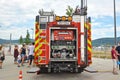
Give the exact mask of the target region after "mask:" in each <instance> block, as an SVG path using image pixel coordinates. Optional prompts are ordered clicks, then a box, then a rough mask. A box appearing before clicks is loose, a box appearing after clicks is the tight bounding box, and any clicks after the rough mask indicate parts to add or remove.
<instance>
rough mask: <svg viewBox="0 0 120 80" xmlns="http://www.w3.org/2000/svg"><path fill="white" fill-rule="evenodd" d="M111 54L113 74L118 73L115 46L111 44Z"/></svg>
mask: <svg viewBox="0 0 120 80" xmlns="http://www.w3.org/2000/svg"><path fill="white" fill-rule="evenodd" d="M111 56H112V60H113V74H118V72H117V60H118V57H117V53H116V50H115V46H112V50H111Z"/></svg>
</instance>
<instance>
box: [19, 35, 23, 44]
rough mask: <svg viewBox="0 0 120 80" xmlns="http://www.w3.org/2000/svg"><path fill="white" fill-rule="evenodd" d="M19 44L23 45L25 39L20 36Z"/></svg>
mask: <svg viewBox="0 0 120 80" xmlns="http://www.w3.org/2000/svg"><path fill="white" fill-rule="evenodd" d="M19 43H20V44H22V43H23V38H22V36H20V39H19Z"/></svg>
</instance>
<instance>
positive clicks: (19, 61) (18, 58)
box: [17, 53, 22, 67]
mask: <svg viewBox="0 0 120 80" xmlns="http://www.w3.org/2000/svg"><path fill="white" fill-rule="evenodd" d="M21 60H22V57H21V53H19V55H18V57H17V63H18V67H20V64H21Z"/></svg>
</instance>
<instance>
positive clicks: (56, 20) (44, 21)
mask: <svg viewBox="0 0 120 80" xmlns="http://www.w3.org/2000/svg"><path fill="white" fill-rule="evenodd" d="M76 10H77V11H75V12H74V13H73V14H72V16H57V15H56V14H55V13H54V12H53V11H50V12H47V11H43V10H40V11H39V15H37V16H36V24H35V56H34V62H35V64H36V66H37V67H39V68H40V72H48V73H49V72H63V71H65V72H66V71H67V72H77V73H81V72H82V71H84V68H86V67H87V66H89V65H90V64H91V63H92V59H91V58H92V44H91V18H90V17H87V16H86V13H85V8H83V10H84V11H82V12H80V10H78V9H76Z"/></svg>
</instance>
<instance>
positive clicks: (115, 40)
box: [113, 0, 117, 45]
mask: <svg viewBox="0 0 120 80" xmlns="http://www.w3.org/2000/svg"><path fill="white" fill-rule="evenodd" d="M113 4H114V44H115V45H117V33H116V5H115V0H113Z"/></svg>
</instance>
